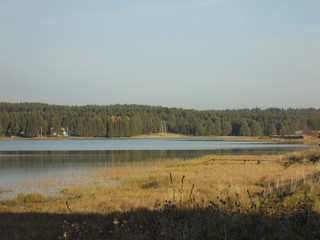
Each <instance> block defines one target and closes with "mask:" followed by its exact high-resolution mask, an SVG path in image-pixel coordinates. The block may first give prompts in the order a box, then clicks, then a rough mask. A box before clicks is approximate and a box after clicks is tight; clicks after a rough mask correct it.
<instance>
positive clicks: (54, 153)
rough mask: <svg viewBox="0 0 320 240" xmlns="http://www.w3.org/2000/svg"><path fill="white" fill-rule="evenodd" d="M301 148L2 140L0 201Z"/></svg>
mask: <svg viewBox="0 0 320 240" xmlns="http://www.w3.org/2000/svg"><path fill="white" fill-rule="evenodd" d="M304 147H305V145H303V144H279V143H252V142H239V141H217V140H214V141H213V140H212V139H148V140H146V139H134V140H133V139H132V140H131V139H130V140H2V141H0V189H4V190H8V191H7V192H5V193H0V199H5V198H12V197H14V196H15V195H16V194H17V193H18V192H26V193H28V192H42V193H46V194H55V193H56V191H58V190H60V189H62V188H64V187H70V186H75V185H79V184H81V185H91V184H94V185H97V184H110V182H108V183H106V182H103V181H101V179H96V178H95V175H94V171H96V170H99V169H103V168H109V167H115V166H123V165H130V164H132V163H136V162H139V163H141V164H144V163H146V162H151V161H170V159H172V158H181V159H189V158H194V157H200V156H203V155H208V154H264V153H268V154H277V153H281V152H287V151H292V150H299V149H303V148H304Z"/></svg>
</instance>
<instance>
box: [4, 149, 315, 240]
mask: <svg viewBox="0 0 320 240" xmlns="http://www.w3.org/2000/svg"><path fill="white" fill-rule="evenodd" d="M319 159H320V150H319V149H308V150H306V151H304V152H297V153H289V154H286V155H253V156H240V155H239V156H225V155H216V156H206V157H201V158H197V159H193V160H179V159H171V160H170V161H164V162H163V161H162V162H159V163H154V162H153V163H152V164H144V165H139V164H132V166H127V167H116V168H106V169H103V170H99V171H96V172H95V173H94V177H95V178H97V179H105V180H106V181H107V180H112V181H114V184H111V185H109V186H101V185H97V186H88V187H86V186H79V187H75V188H69V189H63V190H62V191H61V193H60V195H58V196H56V197H46V196H43V195H41V194H38V193H34V194H28V195H25V194H19V195H18V196H17V197H16V198H15V199H12V200H7V201H2V202H0V239H26V238H25V237H26V236H28V237H29V238H30V239H32V238H33V239H239V238H241V239H319V238H320V230H319V229H320V217H319V216H320V160H319ZM0 194H1V190H0ZM271 229H273V230H272V231H271ZM81 237H82V238H81Z"/></svg>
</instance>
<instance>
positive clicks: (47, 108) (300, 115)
mask: <svg viewBox="0 0 320 240" xmlns="http://www.w3.org/2000/svg"><path fill="white" fill-rule="evenodd" d="M160 126H162V128H165V129H166V131H167V132H171V133H178V134H186V135H192V136H270V135H290V134H294V132H295V131H297V130H320V109H313V108H308V109H279V108H269V109H265V110H261V109H259V108H255V109H239V110H206V111H199V110H186V109H180V108H166V107H157V106H144V105H109V106H97V105H88V106H61V105H49V104H45V103H5V102H2V103H0V136H23V137H37V136H63V135H69V136H79V137H110V138H112V137H129V136H133V135H138V134H150V133H158V132H159V130H160Z"/></svg>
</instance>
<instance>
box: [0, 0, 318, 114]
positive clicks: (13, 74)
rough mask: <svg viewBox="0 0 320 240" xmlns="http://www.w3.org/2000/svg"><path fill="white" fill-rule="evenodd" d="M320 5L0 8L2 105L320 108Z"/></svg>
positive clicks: (79, 0) (188, 0)
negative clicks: (18, 103)
mask: <svg viewBox="0 0 320 240" xmlns="http://www.w3.org/2000/svg"><path fill="white" fill-rule="evenodd" d="M319 9H320V1H319V0H281V1H279V0H261V1H260V0H158V1H156V0H121V1H116V0H113V1H111V0H105V1H102V0H101V1H97V0H96V1H84V0H20V1H18V0H0V102H44V103H50V104H62V105H88V104H90V105H91V104H94V105H111V104H143V105H155V106H166V107H179V108H187V109H199V110H204V109H206V110H209V109H239V108H256V107H258V108H262V109H265V108H269V107H279V108H307V107H314V108H320V13H319Z"/></svg>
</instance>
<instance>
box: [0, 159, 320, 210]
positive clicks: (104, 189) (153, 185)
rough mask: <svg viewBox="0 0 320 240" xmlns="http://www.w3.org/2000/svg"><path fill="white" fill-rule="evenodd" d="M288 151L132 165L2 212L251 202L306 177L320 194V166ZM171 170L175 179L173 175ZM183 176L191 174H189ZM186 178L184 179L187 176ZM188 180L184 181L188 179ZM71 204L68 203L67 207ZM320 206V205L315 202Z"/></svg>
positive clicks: (9, 204)
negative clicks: (291, 160)
mask: <svg viewBox="0 0 320 240" xmlns="http://www.w3.org/2000/svg"><path fill="white" fill-rule="evenodd" d="M287 158H288V157H287V156H285V155H261V156H260V155H255V156H221V155H220V156H206V157H202V158H198V159H193V160H185V161H183V160H178V159H171V160H170V161H161V162H158V163H154V162H153V163H152V164H143V165H139V164H132V165H131V166H126V167H115V168H106V169H103V170H99V171H96V172H94V173H93V178H94V179H99V180H101V179H103V180H104V181H108V180H112V181H115V184H111V185H109V186H102V185H97V186H92V185H90V186H79V187H74V188H69V189H64V190H63V191H61V196H59V197H56V198H52V197H48V198H41V197H39V196H38V197H37V199H40V200H41V201H40V200H38V201H36V202H33V201H32V199H33V198H32V197H29V199H31V200H30V201H22V200H21V196H20V199H19V197H17V198H16V199H14V200H11V201H5V202H2V203H1V204H0V211H10V212H29V211H38V212H51V213H53V212H54V213H66V212H68V211H70V210H71V211H72V212H79V213H109V212H113V211H129V210H132V209H137V208H141V207H143V208H147V209H152V208H153V205H154V203H155V202H156V201H159V202H164V201H165V200H171V201H178V202H179V201H187V200H189V199H190V197H192V198H193V200H197V201H209V200H211V199H215V198H216V197H222V198H226V197H227V198H231V199H232V198H235V196H237V199H240V200H241V202H243V204H244V205H246V204H249V202H250V199H249V198H248V191H249V192H250V193H252V194H253V196H254V194H255V193H258V192H261V191H262V190H264V191H269V192H272V191H274V190H275V189H280V188H283V187H284V186H286V187H288V186H290V187H291V188H292V189H293V188H297V187H298V185H299V183H301V181H302V182H303V184H305V186H304V187H305V188H308V191H313V192H316V193H315V194H319V193H320V189H319V183H317V182H315V181H313V180H312V178H310V176H312V175H315V174H317V173H319V172H320V164H319V163H315V164H308V163H305V164H292V165H289V166H288V165H285V164H284V162H285V161H286V159H287ZM170 174H171V178H170ZM183 176H185V177H184V178H183ZM182 178H183V179H182ZM182 181H183V183H182ZM300 185H301V184H300ZM66 202H67V203H68V207H69V209H68V207H67V206H66ZM315 206H316V208H318V209H317V210H319V203H317V204H315Z"/></svg>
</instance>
